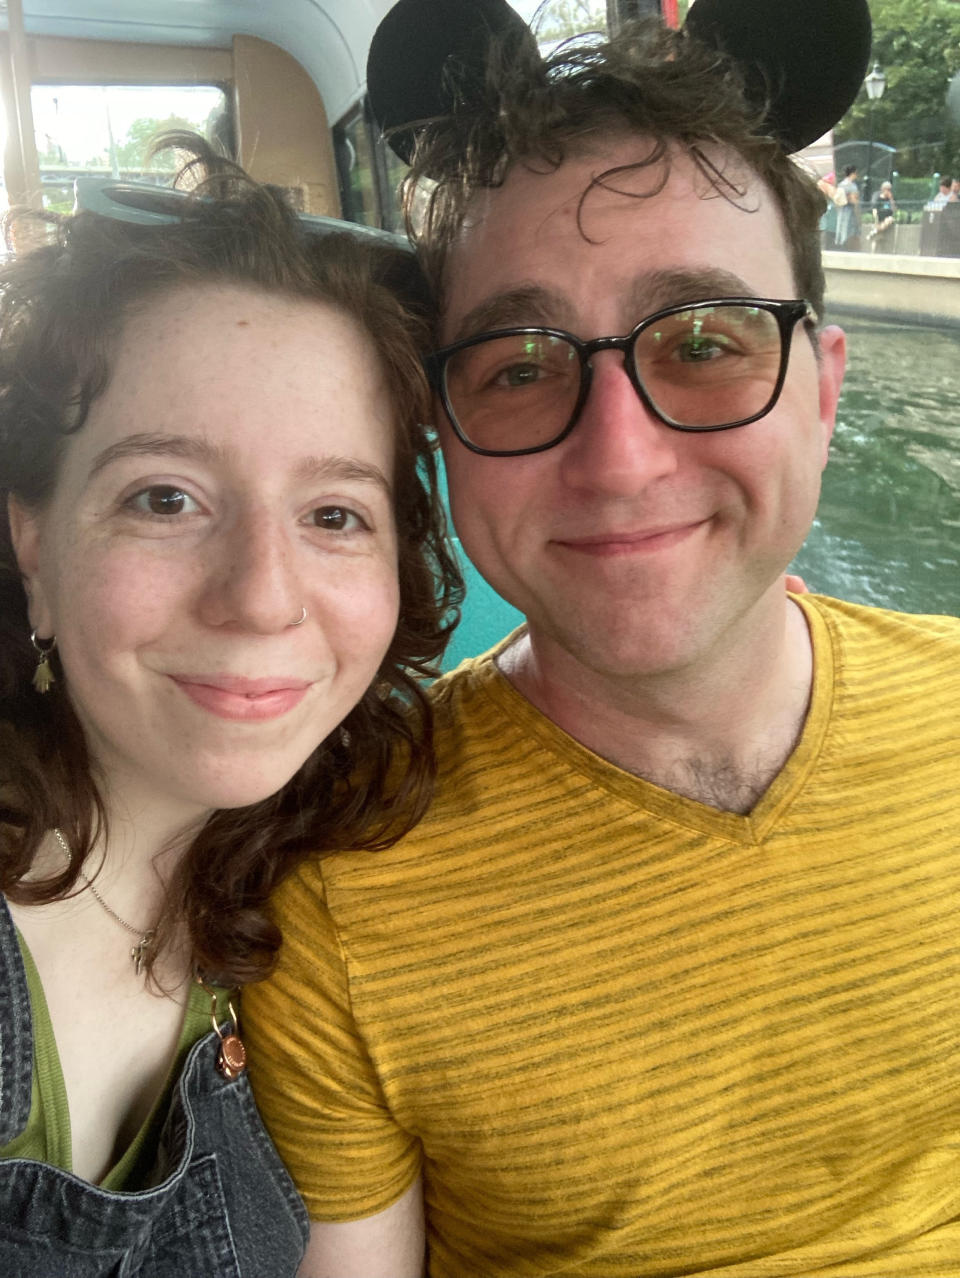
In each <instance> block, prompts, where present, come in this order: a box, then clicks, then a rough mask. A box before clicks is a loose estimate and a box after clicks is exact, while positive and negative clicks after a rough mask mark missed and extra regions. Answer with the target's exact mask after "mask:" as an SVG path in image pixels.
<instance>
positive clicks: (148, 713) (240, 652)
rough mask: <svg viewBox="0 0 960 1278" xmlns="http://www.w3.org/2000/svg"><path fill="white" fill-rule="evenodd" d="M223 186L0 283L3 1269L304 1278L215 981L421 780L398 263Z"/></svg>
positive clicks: (412, 351)
mask: <svg viewBox="0 0 960 1278" xmlns="http://www.w3.org/2000/svg"><path fill="white" fill-rule="evenodd" d="M216 190H217V191H218V192H219V195H218V198H207V197H202V198H201V197H198V198H196V199H193V200H191V201H186V203H187V209H186V212H185V213H184V215H183V218H182V220H181V218H180V217H175V218H172V219H171V220H170V221H171V224H170V225H161V226H150V227H144V226H135V225H131V224H129V223H127V222H121V221H115V220H112V219H110V218H106V217H99V216H97V215H95V214H92V213H81V214H80V215H78V216H76V217H74V218H68V219H65V220H63V221H62V222H61V223H60V224H59V226H58V227H57V232H56V242H55V243H52V244H50V245H49V246H46V247H42V248H40V249H38V250H37V251H35V252H33V253H30V254H25V255H23V256H21V257H19V258H18V259H17V260H16V261H14V262H13V263H12V264H10V265H8V266H6V267H5V268H4V270H3V272H2V275H0V320H2V329H0V487H2V491H3V497H4V504H3V511H4V517H3V520H2V526H0V888H2V892H3V895H2V896H0V971H2V980H0V1095H2V1098H3V1104H2V1107H0V1272H2V1273H4V1274H8V1275H11V1276H12V1275H16V1276H17V1278H48V1276H49V1275H52V1274H58V1275H59V1274H66V1273H70V1274H78V1275H79V1274H80V1273H81V1272H82V1274H83V1275H84V1278H96V1276H97V1275H103V1276H104V1278H106V1276H107V1275H116V1274H118V1273H121V1272H122V1273H123V1274H124V1275H130V1276H131V1278H132V1276H140V1275H142V1276H143V1278H186V1276H187V1275H190V1276H193V1275H199V1274H211V1275H213V1274H216V1275H218V1278H219V1276H225V1275H232V1276H233V1278H291V1276H292V1275H293V1274H294V1273H295V1272H296V1269H297V1265H298V1262H299V1260H300V1257H301V1255H302V1253H303V1248H304V1243H305V1239H306V1231H307V1218H306V1215H305V1212H304V1208H303V1205H302V1203H301V1201H300V1199H299V1197H298V1195H297V1193H296V1191H295V1189H294V1186H293V1184H292V1183H291V1181H290V1179H289V1176H288V1175H287V1173H286V1171H285V1170H284V1168H283V1166H282V1164H281V1162H280V1159H279V1158H278V1157H277V1154H276V1152H275V1150H274V1147H273V1146H272V1144H271V1143H270V1141H269V1139H268V1137H267V1135H266V1133H265V1131H264V1129H263V1127H262V1125H261V1123H260V1120H259V1117H258V1115H257V1113H256V1110H255V1107H254V1102H253V1098H252V1095H251V1092H250V1087H249V1081H248V1075H247V1073H246V1071H245V1068H244V1064H245V1049H244V1046H243V1042H242V1038H241V1037H240V1030H239V1029H238V1026H237V1023H236V1008H237V1006H238V1003H237V1001H236V994H235V992H234V991H235V990H236V988H237V987H238V986H242V985H245V984H247V983H249V982H251V981H255V980H258V979H259V978H261V977H262V976H264V975H265V974H266V972H267V971H268V969H269V967H270V964H271V962H272V960H273V958H274V955H275V953H276V951H277V948H278V945H279V935H278V933H277V930H276V927H275V926H274V925H273V924H272V923H271V922H270V921H269V919H268V917H267V914H266V912H265V906H266V901H267V897H268V895H269V893H270V891H271V889H272V888H273V887H274V885H275V884H277V883H278V882H279V881H280V879H281V878H282V877H283V876H284V875H285V874H286V873H288V872H289V871H290V870H291V869H292V868H293V867H294V866H296V864H297V863H298V862H299V861H300V860H301V859H302V858H303V857H304V856H305V855H306V853H307V852H308V851H315V850H316V849H318V848H321V849H322V848H324V847H330V846H341V845H343V844H354V845H358V846H364V845H367V846H381V845H382V844H384V843H385V842H389V840H390V838H391V837H395V836H396V834H397V833H398V832H400V831H402V830H403V829H404V828H405V827H406V823H407V822H409V820H411V819H412V815H411V814H413V815H414V816H415V814H416V812H417V811H418V810H419V809H420V808H421V807H422V806H423V804H424V803H425V802H426V799H427V797H428V794H429V783H430V779H431V776H432V759H431V755H430V750H429V739H430V732H429V722H430V720H429V709H428V706H427V704H426V702H425V699H424V696H423V693H422V691H421V688H420V677H421V675H422V674H424V673H428V672H429V670H430V662H431V661H432V660H433V659H434V658H435V657H437V655H438V654H439V653H440V652H441V650H442V648H443V645H444V641H445V638H446V633H447V630H448V624H447V622H446V620H445V614H446V604H447V603H448V602H449V601H450V600H452V599H454V598H455V596H456V594H457V592H458V590H459V577H458V573H457V571H456V569H455V568H454V566H453V564H452V561H451V560H450V558H449V554H448V551H447V549H446V543H445V540H444V532H443V527H444V523H443V517H442V513H441V508H440V506H439V503H438V497H437V490H436V483H435V473H434V468H433V461H432V454H431V451H430V448H429V446H428V444H427V441H426V438H425V435H424V431H423V428H422V427H421V426H420V425H419V424H418V423H419V422H420V421H422V420H424V418H425V411H426V399H425V392H426V383H425V380H424V377H423V373H422V369H421V367H420V363H419V358H418V355H417V349H416V344H415V339H416V335H417V332H418V326H419V325H421V324H422V317H421V318H418V316H417V315H416V314H415V313H414V312H413V311H409V310H408V309H406V308H405V307H404V306H403V305H402V304H401V302H400V300H399V298H398V295H397V292H396V290H397V288H398V287H400V283H401V280H402V279H404V280H405V279H407V278H409V279H410V280H411V282H412V280H413V277H414V275H415V272H414V271H413V270H412V267H413V262H412V259H411V257H410V255H409V254H408V253H403V252H399V251H396V250H394V249H391V248H382V247H379V246H377V245H372V246H371V245H369V244H361V243H358V242H356V241H355V240H354V238H353V237H352V236H351V235H334V236H329V237H325V238H320V237H319V236H317V235H314V234H312V233H309V232H308V231H307V230H305V229H304V227H303V226H302V225H301V223H300V222H299V221H298V220H297V219H296V218H295V216H294V215H293V214H292V213H291V212H290V211H289V210H288V209H287V208H286V206H285V205H284V203H283V202H282V200H281V199H280V197H279V196H278V195H277V194H276V193H275V192H273V191H271V190H270V189H267V188H263V187H258V186H256V185H254V184H252V183H250V182H248V181H246V180H244V179H243V178H242V176H241V175H236V176H234V177H232V178H230V179H229V180H228V179H227V178H223V179H221V181H220V183H219V185H218V186H217V188H216ZM151 198H152V199H155V198H158V193H157V192H156V190H155V188H154V189H153V196H152V197H151ZM182 202H183V201H182ZM398 574H399V579H398ZM341 725H342V726H341ZM388 777H389V779H388ZM398 811H402V813H403V814H404V815H403V819H402V820H400V821H399V823H398V821H397V819H396V817H397V813H398ZM211 1026H212V1028H211ZM274 1030H275V1032H276V1033H277V1034H283V1033H284V1032H285V1030H284V1027H283V1026H281V1025H277V1026H275V1027H274ZM78 1258H82V1263H81V1260H80V1259H78Z"/></svg>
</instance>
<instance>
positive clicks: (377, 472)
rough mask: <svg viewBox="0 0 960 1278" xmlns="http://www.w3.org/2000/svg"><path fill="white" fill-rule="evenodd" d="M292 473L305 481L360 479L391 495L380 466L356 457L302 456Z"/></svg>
mask: <svg viewBox="0 0 960 1278" xmlns="http://www.w3.org/2000/svg"><path fill="white" fill-rule="evenodd" d="M294 474H295V475H296V477H297V479H299V480H302V481H307V482H309V481H311V480H318V479H319V480H327V479H343V480H360V481H361V482H362V483H369V484H375V485H376V486H377V487H378V488H382V489H383V491H384V492H385V493H386V494H387V496H388V497H391V496H392V495H393V488H392V485H391V483H390V481H389V479H388V478H387V477H386V475H385V474H384V473H383V471H382V470H381V469H380V467H379V466H374V465H373V463H372V462H364V461H360V460H359V458H357V457H338V456H335V455H334V456H329V457H304V458H303V459H302V460H301V461H299V462H298V463H297V465H296V466H295V468H294Z"/></svg>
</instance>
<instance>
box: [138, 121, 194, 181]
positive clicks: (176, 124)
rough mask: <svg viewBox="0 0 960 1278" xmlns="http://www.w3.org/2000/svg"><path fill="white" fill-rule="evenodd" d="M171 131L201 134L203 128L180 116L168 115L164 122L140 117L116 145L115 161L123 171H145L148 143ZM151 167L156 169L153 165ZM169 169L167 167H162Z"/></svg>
mask: <svg viewBox="0 0 960 1278" xmlns="http://www.w3.org/2000/svg"><path fill="white" fill-rule="evenodd" d="M171 129H177V130H180V131H183V130H184V129H187V130H190V131H192V132H202V130H203V126H202V125H200V124H197V123H196V122H195V121H191V120H185V119H184V118H183V116H182V115H168V116H167V118H166V119H165V120H155V119H152V118H150V117H149V116H141V118H140V119H139V120H134V122H133V123H132V124H131V125H130V128H129V129H128V130H127V136H126V137H125V138H124V140H123V141H122V142H120V143H119V144H118V145H117V160H118V161H119V163H120V167H121V168H123V169H145V168H146V167H147V152H148V151H149V149H150V143H151V142H152V141H153V139H154V138H155V137H156V135H157V134H158V133H167V132H169V131H170V130H171ZM152 167H157V166H156V164H154V165H153V166H152ZM164 167H169V166H164Z"/></svg>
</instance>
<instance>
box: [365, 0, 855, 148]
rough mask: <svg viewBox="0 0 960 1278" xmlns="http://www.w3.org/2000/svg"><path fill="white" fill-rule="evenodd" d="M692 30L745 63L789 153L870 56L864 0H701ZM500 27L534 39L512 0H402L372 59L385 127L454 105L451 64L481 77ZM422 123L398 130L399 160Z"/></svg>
mask: <svg viewBox="0 0 960 1278" xmlns="http://www.w3.org/2000/svg"><path fill="white" fill-rule="evenodd" d="M685 30H687V31H689V32H690V33H691V34H692V35H693V36H695V37H696V38H697V39H698V40H700V41H701V42H702V43H704V44H707V45H710V46H712V47H713V48H717V49H722V50H723V51H724V52H725V53H726V54H728V55H729V56H730V57H731V58H733V59H734V60H735V61H736V62H738V63H739V64H740V67H741V70H742V71H743V75H744V81H745V84H746V91H747V96H748V98H749V99H750V100H751V101H753V102H754V103H756V104H757V105H758V106H760V107H763V108H765V111H766V118H767V123H768V125H769V129H770V132H771V134H772V135H773V136H774V137H776V138H777V139H778V141H779V142H780V144H781V145H782V147H783V148H784V150H785V151H787V152H788V153H791V152H794V151H799V150H801V149H802V148H803V147H805V146H808V145H809V144H810V143H811V142H815V141H816V139H817V138H819V137H822V135H823V134H824V133H826V132H827V130H828V129H829V128H831V127H832V126H833V125H834V124H836V122H837V121H838V120H839V119H840V117H841V116H842V115H843V114H844V113H845V112H846V111H847V110H848V108H849V107H850V105H851V103H852V102H853V101H854V99H855V98H856V96H857V93H858V92H859V91H860V86H861V84H862V83H863V78H864V76H865V75H866V71H867V64H868V60H869V56H870V32H871V28H870V12H869V9H868V8H867V0H696V3H695V4H691V6H690V10H689V13H688V15H687V20H686V23H685ZM492 36H496V37H497V38H498V39H499V40H500V41H501V42H502V43H503V45H504V46H505V50H506V51H507V52H509V49H510V47H511V45H514V44H515V45H516V47H520V46H521V45H527V46H531V45H533V46H534V47H535V42H534V37H533V33H532V32H531V31H530V28H529V27H528V26H527V25H526V23H525V22H524V21H523V19H522V18H521V17H520V15H519V14H518V13H517V12H516V11H515V10H514V9H511V8H510V6H509V5H508V4H507V3H506V0H399V2H398V3H397V4H395V5H394V6H393V8H392V9H391V10H390V12H389V13H388V14H387V16H386V17H385V18H384V19H383V21H382V22H381V23H380V25H379V27H378V28H377V30H376V33H375V34H374V37H373V41H372V43H371V45H370V53H369V56H368V59H367V91H368V93H369V95H370V105H371V107H372V109H373V114H374V116H375V118H376V120H377V122H378V123H379V125H380V127H381V128H382V129H394V128H397V127H398V126H400V125H406V124H412V123H414V122H416V121H418V120H426V119H429V118H431V117H433V116H438V115H446V114H448V112H449V111H450V109H451V106H452V104H453V103H452V97H451V93H450V90H449V88H448V87H447V84H446V81H445V76H444V70H445V68H446V67H447V66H448V65H449V64H450V62H453V63H455V64H457V65H458V66H459V67H462V68H463V69H465V70H466V72H467V82H469V80H470V79H471V78H475V79H476V80H477V82H478V83H479V82H481V81H482V76H483V68H484V60H485V57H486V50H487V47H488V44H489V41H490V38H491V37H492ZM414 138H415V129H406V130H404V131H402V132H399V133H395V134H392V135H391V137H390V145H391V147H392V148H393V150H394V151H395V152H396V153H397V155H399V156H400V158H401V159H402V160H409V159H410V156H411V154H412V152H413V143H414Z"/></svg>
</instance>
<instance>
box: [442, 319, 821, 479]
mask: <svg viewBox="0 0 960 1278" xmlns="http://www.w3.org/2000/svg"><path fill="white" fill-rule="evenodd" d="M815 319H816V317H815V313H814V310H813V307H812V306H811V305H810V303H809V302H806V301H803V300H802V299H797V300H788V301H777V300H775V299H770V298H759V297H715V298H709V299H707V300H706V301H702V302H688V303H684V304H683V305H680V306H668V307H666V308H665V309H664V310H662V311H656V312H655V313H654V314H653V315H648V316H647V317H646V318H645V319H642V320H641V321H640V323H639V324H637V326H636V327H635V328H633V329H631V331H630V332H629V333H627V334H626V336H625V337H595V338H594V339H593V340H592V341H589V342H584V341H581V339H580V338H579V337H575V336H574V335H573V333H568V332H566V331H565V330H564V329H560V328H539V327H522V328H499V329H495V330H494V331H493V332H489V333H478V334H477V335H476V336H475V337H468V338H465V339H464V340H463V341H460V342H454V343H453V344H452V345H450V346H444V347H442V348H441V349H440V350H438V351H435V352H434V353H433V354H432V355H428V356H427V357H426V359H425V360H424V367H425V368H426V371H427V376H428V377H429V378H430V381H431V384H432V385H433V387H434V389H435V390H436V391H438V392H439V395H440V398H441V401H442V402H443V406H444V409H445V410H446V413H447V416H448V417H449V419H450V424H451V426H452V427H453V429H454V430H455V431H456V433H457V436H458V437H459V438H460V440H461V441H462V442H463V443H464V444H465V445H466V446H467V448H469V449H471V450H472V451H473V452H475V453H482V454H483V455H484V456H488V457H517V456H520V455H523V454H526V453H539V452H542V451H543V450H544V449H546V448H553V447H554V445H555V444H559V443H560V442H561V441H562V440H564V439H566V437H567V436H568V435H569V434H570V432H571V431H572V430H573V428H574V426H576V424H577V420H578V418H579V416H580V413H581V411H582V409H583V406H584V404H585V403H586V400H587V396H588V394H589V393H590V381H591V377H592V373H593V369H592V365H591V363H590V360H591V356H592V355H594V353H595V352H597V351H607V350H615V351H622V352H623V357H624V364H625V367H626V371H627V375H628V376H629V378H630V381H631V382H632V383H633V387H634V389H635V390H636V392H637V394H638V395H639V396H640V398H641V400H643V402H644V404H645V405H646V406H647V408H648V409H649V410H650V412H651V413H653V414H654V415H655V416H656V417H658V418H659V419H660V421H662V422H663V423H664V425H666V426H670V427H672V428H673V429H674V430H683V431H711V430H731V429H732V428H733V427H735V426H746V425H747V424H748V423H749V422H755V421H757V419H758V418H760V417H763V416H764V415H765V414H766V413H769V412H770V410H771V409H772V408H773V406H774V404H776V402H777V399H778V398H779V396H780V392H781V390H782V389H783V383H784V379H785V377H786V373H787V364H788V361H789V358H790V342H791V339H792V337H793V330H794V328H795V327H796V325H797V323H798V322H799V321H800V320H806V321H810V322H811V323H814V322H815Z"/></svg>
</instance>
